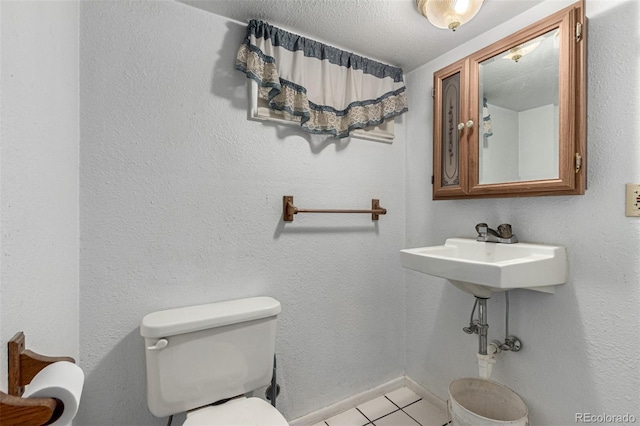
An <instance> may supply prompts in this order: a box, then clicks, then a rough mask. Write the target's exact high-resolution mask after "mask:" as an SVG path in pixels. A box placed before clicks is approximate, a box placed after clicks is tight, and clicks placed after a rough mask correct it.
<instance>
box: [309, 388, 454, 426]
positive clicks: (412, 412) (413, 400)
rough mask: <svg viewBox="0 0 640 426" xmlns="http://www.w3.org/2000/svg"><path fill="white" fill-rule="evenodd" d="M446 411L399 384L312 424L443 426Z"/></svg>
mask: <svg viewBox="0 0 640 426" xmlns="http://www.w3.org/2000/svg"><path fill="white" fill-rule="evenodd" d="M448 422H449V420H448V418H447V413H446V412H443V411H442V410H440V409H439V408H437V407H436V406H434V405H433V404H430V403H429V402H427V401H425V400H424V399H422V398H420V397H419V396H418V395H416V394H415V393H414V392H413V391H412V390H410V389H409V388H406V387H404V388H400V389H397V390H395V391H393V392H390V393H388V394H386V395H384V396H380V397H378V398H375V399H373V400H371V401H368V402H365V403H364V404H360V405H358V406H357V407H356V408H352V409H351V410H348V411H345V412H344V413H341V414H338V415H337V416H333V417H331V418H329V419H326V420H325V421H323V422H320V423H317V424H315V425H314V426H365V425H366V426H444V425H446V424H448Z"/></svg>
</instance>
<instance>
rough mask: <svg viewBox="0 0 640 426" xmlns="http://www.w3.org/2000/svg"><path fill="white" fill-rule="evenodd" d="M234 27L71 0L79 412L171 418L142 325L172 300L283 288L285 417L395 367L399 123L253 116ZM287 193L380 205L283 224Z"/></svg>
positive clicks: (399, 321)
mask: <svg viewBox="0 0 640 426" xmlns="http://www.w3.org/2000/svg"><path fill="white" fill-rule="evenodd" d="M244 27H245V25H243V24H239V23H236V22H231V21H229V20H227V19H224V18H221V17H219V16H216V15H213V14H211V13H207V12H204V11H202V10H200V9H197V8H193V7H190V6H187V5H184V4H181V3H177V2H172V1H163V2H157V1H145V2H140V1H132V2H124V1H118V2H96V1H92V2H83V3H82V5H81V29H80V33H81V49H80V53H81V58H82V62H81V68H80V71H81V72H80V74H81V97H80V99H81V104H82V111H81V117H80V123H81V144H80V152H81V169H80V176H81V192H80V200H81V206H82V207H81V255H80V258H81V269H80V277H81V282H82V285H81V289H80V328H81V331H80V343H81V344H80V347H81V361H82V363H83V365H84V367H85V372H86V373H87V381H86V385H85V394H84V396H83V403H82V407H81V411H80V413H79V419H78V423H79V424H87V425H89V424H91V425H98V424H109V425H131V424H135V425H144V424H160V423H164V421H160V420H156V419H155V418H154V417H153V416H152V415H151V414H150V413H149V412H148V410H147V406H146V395H145V386H146V384H145V359H144V351H143V340H142V338H141V337H140V336H139V330H138V327H139V324H140V321H141V319H142V317H143V316H144V315H145V314H147V313H149V312H152V311H155V310H159V309H165V308H172V307H178V306H187V305H193V304H200V303H206V302H214V301H221V300H228V299H234V298H240V297H247V296H255V295H270V296H273V297H275V298H277V299H278V300H280V302H281V303H282V314H281V315H280V317H279V328H278V333H279V334H278V341H277V352H278V355H279V360H278V366H279V381H280V383H281V385H282V393H281V396H280V397H279V398H278V406H279V408H280V409H281V410H282V412H283V413H284V415H285V416H286V417H287V418H289V419H291V418H294V417H297V416H300V415H303V414H306V413H308V412H311V411H314V410H316V409H318V408H321V407H323V406H327V405H329V404H331V403H333V402H336V401H339V400H341V399H344V398H346V397H348V396H351V395H353V394H355V393H358V392H362V391H364V390H366V389H369V388H371V387H374V386H377V385H379V384H381V383H384V382H386V381H388V380H391V379H394V378H396V377H399V376H401V375H402V374H403V362H404V358H403V357H404V334H403V330H404V326H403V321H404V283H403V280H404V272H403V270H402V268H401V267H400V264H399V261H398V252H399V250H400V249H401V248H402V245H403V242H404V173H403V169H404V168H403V163H404V147H405V140H404V137H403V134H402V132H401V129H402V128H403V125H402V124H399V125H398V126H397V127H398V129H400V130H399V133H400V134H399V137H398V139H397V140H396V142H394V143H393V144H391V145H389V144H383V143H376V142H370V141H362V140H357V139H353V140H351V141H350V142H348V141H341V142H336V141H335V140H333V139H329V140H325V139H323V138H317V137H309V136H304V135H303V134H302V133H300V132H299V131H298V130H297V129H291V128H280V127H274V126H270V125H263V124H261V123H257V122H252V121H247V112H246V110H247V101H246V93H247V92H246V80H247V79H246V77H245V76H243V75H242V74H241V73H240V72H238V71H236V70H235V69H234V62H235V54H236V51H237V48H238V46H239V44H240V42H241V40H242V38H243V37H244V31H245V28H244ZM398 122H400V123H401V122H402V119H400V120H398ZM283 195H294V196H295V203H296V204H297V205H298V206H299V207H302V208H305V207H306V208H311V207H318V208H368V206H369V205H370V200H371V198H380V200H381V204H382V206H383V207H385V208H387V209H388V214H387V215H386V216H382V217H381V218H380V220H379V222H378V223H377V224H374V223H373V222H372V221H371V218H370V216H367V215H302V214H301V215H298V216H297V217H296V218H295V221H294V222H293V223H291V224H286V225H285V224H283V222H282V219H281V214H282V212H281V204H282V196H283ZM212 367H213V366H212Z"/></svg>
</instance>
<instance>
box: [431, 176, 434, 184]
mask: <svg viewBox="0 0 640 426" xmlns="http://www.w3.org/2000/svg"><path fill="white" fill-rule="evenodd" d="M434 183H435V179H434V178H433V175H431V185H433V184H434Z"/></svg>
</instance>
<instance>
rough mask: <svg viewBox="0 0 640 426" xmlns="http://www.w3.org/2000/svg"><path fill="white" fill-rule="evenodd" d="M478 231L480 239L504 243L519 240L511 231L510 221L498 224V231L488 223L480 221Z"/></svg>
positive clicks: (477, 226)
mask: <svg viewBox="0 0 640 426" xmlns="http://www.w3.org/2000/svg"><path fill="white" fill-rule="evenodd" d="M476 231H477V232H478V238H477V240H478V241H484V242H487V243H503V244H513V243H517V242H518V239H517V238H516V236H515V235H514V234H513V233H512V231H511V225H509V224H508V223H503V224H502V225H500V226H498V231H495V230H493V229H491V228H489V226H488V225H487V224H486V223H479V224H477V225H476Z"/></svg>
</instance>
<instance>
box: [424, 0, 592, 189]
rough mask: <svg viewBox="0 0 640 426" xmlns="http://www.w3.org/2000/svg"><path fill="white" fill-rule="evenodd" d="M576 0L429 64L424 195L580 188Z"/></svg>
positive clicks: (581, 49) (580, 47)
mask: <svg viewBox="0 0 640 426" xmlns="http://www.w3.org/2000/svg"><path fill="white" fill-rule="evenodd" d="M585 45H586V40H585V28H584V4H583V1H580V2H578V3H576V4H574V5H572V6H570V7H568V8H566V9H563V10H561V11H559V12H557V13H555V14H553V15H551V16H549V17H547V18H545V19H543V20H541V21H539V22H537V23H535V24H533V25H531V26H529V27H527V28H525V29H523V30H521V31H518V32H516V33H514V34H512V35H510V36H509V37H506V38H505V39H503V40H501V41H498V42H496V43H493V44H492V45H490V46H487V47H486V48H484V49H481V50H480V51H478V52H476V53H474V54H472V55H469V56H468V57H466V58H464V59H462V60H460V61H458V62H456V63H454V64H451V65H449V66H448V67H445V68H443V69H442V70H440V71H438V72H436V73H434V139H433V140H434V157H433V158H434V176H433V185H434V193H433V198H434V199H436V200H438V199H452V198H469V197H476V198H480V197H520V196H539V195H577V194H584V191H585V184H586V179H585V170H584V164H585V149H586V141H585V139H586V138H585V134H586V130H585V128H586V108H585V98H586V93H585Z"/></svg>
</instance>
